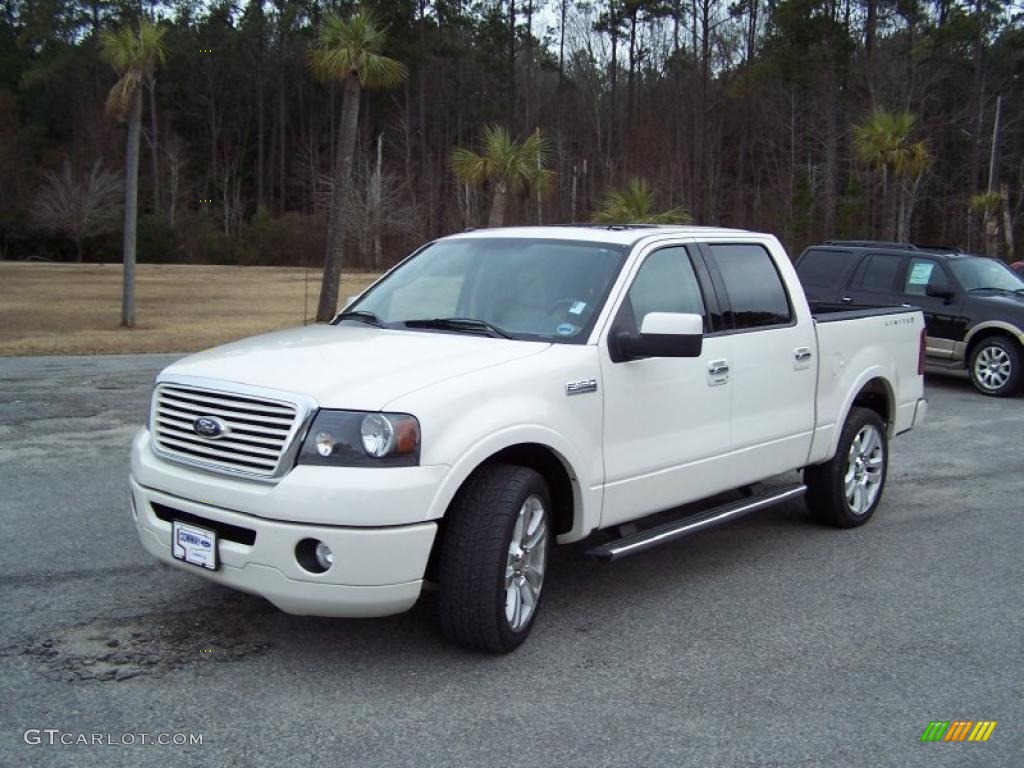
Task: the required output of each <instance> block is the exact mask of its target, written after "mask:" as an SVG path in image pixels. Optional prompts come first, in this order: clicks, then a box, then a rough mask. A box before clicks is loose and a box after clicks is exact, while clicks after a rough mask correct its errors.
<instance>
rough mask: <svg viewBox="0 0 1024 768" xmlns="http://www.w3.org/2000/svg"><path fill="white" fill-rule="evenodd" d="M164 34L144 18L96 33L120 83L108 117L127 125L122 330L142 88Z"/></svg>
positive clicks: (126, 317) (131, 303) (129, 295)
mask: <svg viewBox="0 0 1024 768" xmlns="http://www.w3.org/2000/svg"><path fill="white" fill-rule="evenodd" d="M165 31H166V30H164V29H163V28H161V27H158V26H156V25H155V24H154V23H153V22H151V21H149V20H148V19H145V18H143V19H142V20H140V21H139V25H138V27H136V28H134V29H133V28H131V27H129V26H124V27H121V28H120V29H116V30H104V31H103V32H101V33H100V54H101V55H102V57H103V59H104V60H105V61H106V62H107V63H108V64H110V66H112V67H113V68H114V71H115V72H117V74H118V75H120V78H119V79H118V81H117V82H116V83H114V87H113V88H111V89H110V93H109V94H108V96H107V105H106V107H107V114H109V115H111V116H112V117H114V118H115V119H117V120H118V121H119V122H125V121H127V123H128V141H127V145H126V149H125V174H124V284H123V287H122V292H121V325H123V326H124V327H125V328H132V327H133V326H134V325H135V231H136V222H137V220H138V215H139V209H138V200H139V134H140V132H141V130H142V85H143V83H144V82H145V81H146V80H148V79H150V78H152V76H153V70H154V69H155V68H156V66H157V65H158V64H163V63H164V60H165V58H166V52H165V50H164V44H163V37H164V32H165Z"/></svg>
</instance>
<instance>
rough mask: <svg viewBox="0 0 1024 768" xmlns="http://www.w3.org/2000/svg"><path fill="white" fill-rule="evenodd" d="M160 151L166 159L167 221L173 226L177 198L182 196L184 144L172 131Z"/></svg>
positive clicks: (184, 161)
mask: <svg viewBox="0 0 1024 768" xmlns="http://www.w3.org/2000/svg"><path fill="white" fill-rule="evenodd" d="M161 151H162V152H163V153H164V156H165V157H166V159H167V195H168V206H167V222H168V223H169V224H170V225H171V226H174V218H175V214H176V213H177V210H178V200H179V199H180V198H181V196H182V191H183V190H182V187H183V186H184V169H185V165H186V160H185V156H186V151H185V145H184V144H183V143H182V141H181V138H180V137H179V136H178V135H177V134H175V133H172V134H170V135H169V136H168V137H167V138H166V139H165V140H164V144H163V147H161Z"/></svg>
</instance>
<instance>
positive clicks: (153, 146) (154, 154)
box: [149, 77, 163, 216]
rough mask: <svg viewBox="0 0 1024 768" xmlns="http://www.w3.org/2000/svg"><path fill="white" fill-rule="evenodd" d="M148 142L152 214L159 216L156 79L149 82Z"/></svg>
mask: <svg viewBox="0 0 1024 768" xmlns="http://www.w3.org/2000/svg"><path fill="white" fill-rule="evenodd" d="M149 132H150V134H151V140H150V142H149V154H150V160H151V162H152V163H153V213H155V214H156V215H158V216H159V215H160V214H161V213H162V212H163V205H162V204H161V202H160V131H159V127H158V123H157V117H156V78H155V77H153V78H150V81H149Z"/></svg>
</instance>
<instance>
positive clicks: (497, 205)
mask: <svg viewBox="0 0 1024 768" xmlns="http://www.w3.org/2000/svg"><path fill="white" fill-rule="evenodd" d="M507 200H508V187H506V186H505V182H504V181H498V182H495V184H494V199H493V200H491V218H490V219H489V220H488V221H487V226H488V227H491V228H493V227H500V226H503V225H504V223H505V206H506V201H507Z"/></svg>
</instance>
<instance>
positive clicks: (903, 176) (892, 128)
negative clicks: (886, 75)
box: [853, 109, 933, 240]
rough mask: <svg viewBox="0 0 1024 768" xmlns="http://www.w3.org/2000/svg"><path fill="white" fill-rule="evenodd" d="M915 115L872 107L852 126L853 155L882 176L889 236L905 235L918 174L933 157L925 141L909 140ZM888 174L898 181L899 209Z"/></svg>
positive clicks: (885, 217)
mask: <svg viewBox="0 0 1024 768" xmlns="http://www.w3.org/2000/svg"><path fill="white" fill-rule="evenodd" d="M916 119H917V118H916V117H915V116H914V115H912V114H911V113H910V112H889V111H888V110H885V109H876V110H875V111H874V112H872V113H871V115H870V116H868V118H867V119H866V120H865V121H864V122H863V123H860V124H859V125H855V126H854V127H853V145H854V149H855V150H856V152H857V157H858V158H859V159H860V161H861V162H862V163H864V164H865V165H867V166H869V167H870V168H872V169H873V170H874V171H876V172H878V173H881V176H882V208H883V211H882V215H883V221H884V222H885V235H884V236H885V237H886V239H889V240H892V239H893V238H894V237H896V236H897V235H899V236H900V237H906V234H907V233H906V230H907V229H909V220H910V214H911V212H912V211H913V205H914V200H915V199H916V196H917V190H918V187H919V185H920V181H921V177H922V176H923V175H924V172H925V171H926V170H927V169H928V168H929V167H930V166H931V164H932V160H933V156H932V153H931V149H930V147H929V146H928V142H927V141H918V142H915V143H911V142H910V140H909V139H910V134H911V131H912V130H913V127H914V123H915V122H916ZM890 178H897V179H900V180H901V181H902V184H901V188H900V190H899V191H900V200H899V208H900V210H899V211H897V208H896V206H895V205H893V202H892V199H891V186H890V184H889V180H890ZM897 230H898V232H897Z"/></svg>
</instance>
